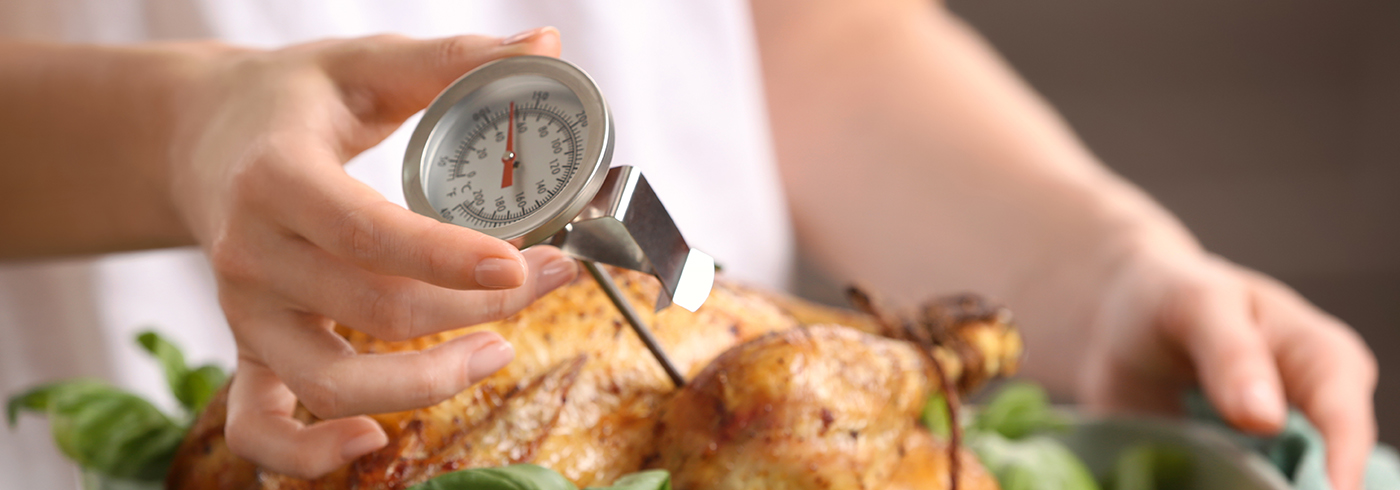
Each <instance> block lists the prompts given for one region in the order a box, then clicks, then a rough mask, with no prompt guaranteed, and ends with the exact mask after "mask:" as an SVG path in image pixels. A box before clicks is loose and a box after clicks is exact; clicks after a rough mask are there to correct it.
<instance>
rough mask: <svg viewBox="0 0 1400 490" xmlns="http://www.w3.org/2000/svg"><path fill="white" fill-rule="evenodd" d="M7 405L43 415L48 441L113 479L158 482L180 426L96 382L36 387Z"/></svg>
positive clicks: (179, 434) (134, 398)
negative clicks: (49, 432)
mask: <svg viewBox="0 0 1400 490" xmlns="http://www.w3.org/2000/svg"><path fill="white" fill-rule="evenodd" d="M9 408H10V410H11V411H12V412H14V411H17V410H18V409H27V410H34V411H43V412H45V413H47V414H48V417H49V426H50V430H51V431H52V432H53V438H54V442H56V443H57V444H58V447H59V449H61V450H63V453H64V454H66V455H67V456H68V458H69V459H72V460H73V461H74V462H77V463H78V464H79V465H81V466H83V467H84V468H89V469H92V470H95V471H98V472H100V473H103V474H106V475H109V476H113V477H117V478H128V479H136V480H159V479H161V478H163V477H164V476H165V471H166V469H167V468H168V467H169V466H170V460H171V457H172V456H173V455H174V453H175V449H176V448H177V447H178V446H179V444H180V440H181V439H183V438H184V436H185V429H184V428H183V427H181V426H179V425H177V424H176V423H175V422H173V421H171V420H170V418H169V417H166V416H165V414H164V413H161V411H160V410H158V409H156V408H155V407H154V406H152V405H151V404H150V403H148V402H146V400H143V399H141V398H140V397H138V396H136V395H132V394H130V393H126V392H123V391H120V390H117V389H116V388H112V387H110V386H107V385H105V384H103V383H102V382H100V381H96V380H87V379H81V380H74V381H67V382H60V383H53V384H49V385H45V386H40V387H38V388H35V389H33V390H30V391H29V392H26V393H24V394H21V395H19V396H17V397H15V398H11V399H10V402H9Z"/></svg>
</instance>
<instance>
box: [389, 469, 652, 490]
mask: <svg viewBox="0 0 1400 490" xmlns="http://www.w3.org/2000/svg"><path fill="white" fill-rule="evenodd" d="M409 490H578V487H576V486H574V484H573V483H572V482H570V481H569V480H567V479H565V478H564V477H563V476H561V475H560V474H559V473H555V472H554V470H551V469H549V468H545V467H542V466H536V465H532V464H517V465H510V466H504V467H500V468H472V469H467V470H459V471H454V472H452V473H448V474H445V475H441V476H438V477H436V478H433V479H431V480H428V481H426V482H423V483H421V484H418V485H415V486H412V487H409ZM588 490H671V474H670V473H667V472H666V471H665V470H649V471H640V472H637V473H633V474H630V475H627V476H624V477H622V478H618V479H617V481H615V482H613V484H612V486H608V487H588Z"/></svg>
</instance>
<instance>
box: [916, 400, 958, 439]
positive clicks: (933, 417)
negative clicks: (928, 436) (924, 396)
mask: <svg viewBox="0 0 1400 490" xmlns="http://www.w3.org/2000/svg"><path fill="white" fill-rule="evenodd" d="M919 421H920V422H923V424H924V427H926V428H928V430H929V432H932V433H934V435H937V436H939V437H943V438H945V439H946V438H947V437H948V434H950V433H951V431H950V428H951V427H952V422H951V417H949V416H948V399H947V398H945V397H944V396H943V393H934V394H933V395H932V396H929V397H928V401H927V402H925V403H924V412H923V413H922V414H921V415H920V416H919Z"/></svg>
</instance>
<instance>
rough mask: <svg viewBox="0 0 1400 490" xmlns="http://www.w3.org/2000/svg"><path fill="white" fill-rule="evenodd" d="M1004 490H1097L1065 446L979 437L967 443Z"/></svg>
mask: <svg viewBox="0 0 1400 490" xmlns="http://www.w3.org/2000/svg"><path fill="white" fill-rule="evenodd" d="M968 446H969V447H970V448H972V450H973V452H975V453H977V457H978V459H981V460H982V465H983V466H985V467H986V468H987V470H988V471H991V472H992V474H993V475H995V476H996V478H997V483H999V484H1000V485H1001V488H1002V489H1003V490H1041V489H1045V490H1052V489H1053V490H1098V489H1099V486H1098V484H1097V483H1095V482H1094V477H1093V474H1091V473H1090V472H1089V469H1088V468H1086V467H1085V466H1084V463H1083V462H1081V461H1079V458H1078V457H1076V456H1075V455H1074V453H1072V452H1070V450H1069V448H1067V447H1065V445H1064V444H1062V443H1060V442H1059V441H1056V440H1054V439H1051V438H1049V437H1046V436H1032V437H1027V438H1024V439H1019V440H1012V439H1007V438H1005V437H1002V436H1001V435H1000V434H996V433H990V432H989V433H981V434H977V435H976V437H972V438H970V439H969V441H968Z"/></svg>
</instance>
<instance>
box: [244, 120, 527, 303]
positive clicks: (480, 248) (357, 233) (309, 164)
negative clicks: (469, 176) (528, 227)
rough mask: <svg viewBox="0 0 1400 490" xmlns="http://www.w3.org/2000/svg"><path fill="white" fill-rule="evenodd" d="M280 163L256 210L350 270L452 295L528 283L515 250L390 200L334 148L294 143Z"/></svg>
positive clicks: (270, 167) (261, 184) (261, 181)
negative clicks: (348, 168) (347, 167)
mask: <svg viewBox="0 0 1400 490" xmlns="http://www.w3.org/2000/svg"><path fill="white" fill-rule="evenodd" d="M276 158H277V159H278V161H275V162H269V163H267V164H266V165H265V166H264V167H263V168H260V169H259V171H260V172H262V174H263V175H261V176H260V177H259V178H258V179H256V181H257V184H258V185H256V186H253V187H255V188H252V189H248V190H247V192H248V193H250V194H253V195H254V198H253V199H249V201H250V205H252V206H258V207H260V210H261V211H262V212H264V213H267V214H268V215H270V216H271V218H272V219H273V220H275V221H276V222H277V223H279V224H281V225H282V226H284V227H286V228H287V229H288V230H290V231H291V233H294V234H297V235H299V236H301V237H304V238H306V239H307V240H309V241H310V242H311V243H314V244H315V245H316V246H318V247H320V248H322V249H325V250H326V251H327V252H330V253H331V254H333V255H335V256H337V257H340V258H341V259H344V260H346V261H348V262H350V263H351V264H354V265H356V266H358V267H362V268H364V269H367V270H369V271H371V272H375V273H378V274H385V275H393V276H405V277H411V278H414V279H418V280H422V281H426V282H429V283H432V284H436V285H438V286H442V287H447V288H453V289H505V288H515V287H519V286H520V285H521V284H523V283H524V282H525V279H526V272H527V271H526V268H527V264H526V263H525V260H524V257H523V256H521V255H520V251H519V250H517V249H516V248H515V246H513V245H511V244H509V243H506V242H504V241H502V240H499V239H496V238H493V237H490V236H487V235H486V234H484V233H481V232H478V231H475V230H472V229H470V228H466V227H462V226H457V225H453V224H448V223H442V222H439V221H437V220H434V219H432V218H428V217H426V216H423V215H420V214H417V213H414V212H412V211H409V210H407V209H404V208H403V207H400V206H398V205H396V204H393V203H391V202H389V201H387V200H385V199H384V197H383V196H382V195H380V194H379V193H378V192H376V191H375V190H374V189H372V188H370V187H369V186H368V185H365V184H364V183H363V182H360V181H359V180H356V179H355V178H353V177H351V176H350V175H348V174H346V173H345V171H344V170H343V169H342V168H341V167H340V161H339V159H338V157H337V156H336V155H335V154H334V152H332V151H331V150H329V149H326V148H324V147H317V146H308V145H287V147H286V148H282V149H280V150H279V151H278V156H277V157H276ZM274 203H275V205H274Z"/></svg>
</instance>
